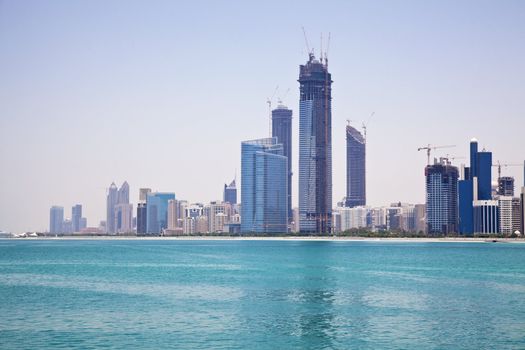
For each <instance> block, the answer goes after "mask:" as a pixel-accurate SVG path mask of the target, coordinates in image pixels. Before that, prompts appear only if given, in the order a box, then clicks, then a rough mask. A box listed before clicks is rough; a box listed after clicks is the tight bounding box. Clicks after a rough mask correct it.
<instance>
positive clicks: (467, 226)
mask: <svg viewBox="0 0 525 350" xmlns="http://www.w3.org/2000/svg"><path fill="white" fill-rule="evenodd" d="M458 188H459V196H458V197H459V198H458V201H459V206H458V230H459V233H460V234H462V235H467V236H470V235H472V234H473V233H474V232H475V231H476V229H479V227H482V226H483V225H481V224H480V223H479V222H476V220H477V218H481V217H482V216H481V215H479V208H478V209H476V210H477V211H478V214H477V215H474V202H476V201H487V200H491V199H492V153H491V152H487V151H481V152H479V151H478V140H476V139H475V138H473V139H472V140H470V167H466V168H465V174H464V178H463V179H461V180H460V181H459V183H458Z"/></svg>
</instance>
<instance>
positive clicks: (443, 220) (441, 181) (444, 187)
mask: <svg viewBox="0 0 525 350" xmlns="http://www.w3.org/2000/svg"><path fill="white" fill-rule="evenodd" d="M458 175H459V172H458V168H456V167H455V166H452V165H451V164H450V162H449V160H448V159H443V158H441V159H440V161H439V162H437V161H435V162H434V165H428V166H427V167H426V168H425V176H426V193H427V203H426V215H427V232H428V233H429V234H430V235H442V234H450V233H455V232H457V223H458Z"/></svg>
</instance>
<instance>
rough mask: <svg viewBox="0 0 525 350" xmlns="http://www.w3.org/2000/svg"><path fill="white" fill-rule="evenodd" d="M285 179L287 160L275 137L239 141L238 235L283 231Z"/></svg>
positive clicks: (286, 223)
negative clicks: (239, 224)
mask: <svg viewBox="0 0 525 350" xmlns="http://www.w3.org/2000/svg"><path fill="white" fill-rule="evenodd" d="M287 178H288V159H287V158H286V157H285V156H284V155H283V145H281V144H278V143H277V138H276V137H270V138H265V139H259V140H252V141H245V142H242V144H241V218H242V219H241V232H243V233H250V232H255V233H284V232H287V227H288V188H287Z"/></svg>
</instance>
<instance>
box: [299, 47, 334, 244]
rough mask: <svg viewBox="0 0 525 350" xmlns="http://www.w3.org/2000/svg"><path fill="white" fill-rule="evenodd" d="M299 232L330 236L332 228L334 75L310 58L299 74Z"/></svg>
mask: <svg viewBox="0 0 525 350" xmlns="http://www.w3.org/2000/svg"><path fill="white" fill-rule="evenodd" d="M299 84H300V100H299V229H300V231H301V232H303V233H320V234H330V233H331V227H332V76H331V74H330V73H329V72H328V64H327V62H326V61H325V62H323V61H322V60H321V61H319V60H316V59H315V57H314V55H313V54H312V53H311V54H310V55H309V60H308V62H307V63H306V64H305V65H301V66H300V71H299Z"/></svg>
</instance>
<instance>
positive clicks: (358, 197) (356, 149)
mask: <svg viewBox="0 0 525 350" xmlns="http://www.w3.org/2000/svg"><path fill="white" fill-rule="evenodd" d="M363 205H366V141H365V138H364V137H363V135H362V134H361V133H360V132H359V131H357V129H355V128H354V127H352V126H350V125H347V126H346V202H345V206H347V207H357V206H363Z"/></svg>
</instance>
